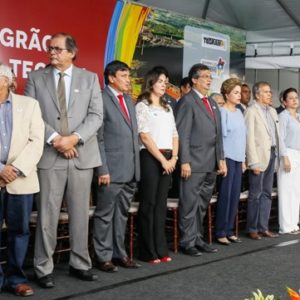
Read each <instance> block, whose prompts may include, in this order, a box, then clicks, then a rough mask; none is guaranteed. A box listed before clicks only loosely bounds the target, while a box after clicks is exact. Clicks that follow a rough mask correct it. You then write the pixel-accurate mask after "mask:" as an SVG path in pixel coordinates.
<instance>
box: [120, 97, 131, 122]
mask: <svg viewBox="0 0 300 300" xmlns="http://www.w3.org/2000/svg"><path fill="white" fill-rule="evenodd" d="M118 99H119V103H120V106H121V109H122V111H123V113H124V116H125V117H126V119H127V120H128V121H129V122H130V117H129V114H128V111H127V109H126V106H125V101H124V97H123V95H121V94H119V95H118Z"/></svg>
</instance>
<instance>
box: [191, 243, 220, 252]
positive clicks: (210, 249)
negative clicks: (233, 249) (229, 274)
mask: <svg viewBox="0 0 300 300" xmlns="http://www.w3.org/2000/svg"><path fill="white" fill-rule="evenodd" d="M196 247H197V249H198V250H199V251H202V252H206V253H216V252H218V249H216V248H213V247H211V246H209V245H207V244H202V245H201V246H196Z"/></svg>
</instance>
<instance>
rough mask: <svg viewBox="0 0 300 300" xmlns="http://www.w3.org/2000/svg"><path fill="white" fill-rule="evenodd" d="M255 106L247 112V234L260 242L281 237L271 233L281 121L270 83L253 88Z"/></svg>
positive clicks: (261, 82)
mask: <svg viewBox="0 0 300 300" xmlns="http://www.w3.org/2000/svg"><path fill="white" fill-rule="evenodd" d="M253 97H254V98H255V100H256V102H255V103H254V104H253V105H252V106H250V107H249V108H247V110H246V113H245V121H246V126H247V147H246V152H247V156H246V158H247V163H248V167H249V169H250V171H249V197H248V208H247V230H248V234H249V237H250V238H251V239H254V240H260V239H261V236H264V237H268V238H273V237H276V236H278V234H275V233H273V232H271V231H269V226H268V223H269V217H270V211H271V204H272V199H271V195H272V186H273V178H274V169H275V161H276V160H278V158H279V155H278V149H279V147H280V141H281V140H280V135H279V121H278V116H277V113H276V110H275V109H274V108H273V107H271V105H272V91H271V86H270V84H269V83H268V82H264V81H260V82H257V83H255V84H254V85H253ZM278 162H279V161H278Z"/></svg>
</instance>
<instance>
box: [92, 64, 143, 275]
mask: <svg viewBox="0 0 300 300" xmlns="http://www.w3.org/2000/svg"><path fill="white" fill-rule="evenodd" d="M104 78H105V83H106V84H107V86H106V88H105V89H104V91H103V93H102V97H103V111H104V121H103V126H102V127H101V128H100V130H99V132H98V143H99V149H100V153H101V158H102V162H103V163H102V166H101V167H99V168H98V169H97V175H98V185H99V186H98V197H97V198H98V199H97V206H96V210H95V215H94V247H95V253H96V258H97V261H98V264H97V267H98V268H99V269H100V270H102V271H104V272H116V271H117V270H118V268H117V265H119V266H122V267H125V268H138V267H139V265H138V264H137V263H136V262H134V261H132V260H130V259H129V258H128V256H127V253H126V250H125V246H124V237H125V230H126V224H127V211H128V208H129V205H130V202H131V200H132V198H133V196H134V193H135V191H136V182H137V181H138V180H139V179H140V161H139V145H138V131H137V121H136V116H135V109H134V106H133V104H132V100H131V99H130V97H129V96H128V95H126V94H125V93H126V92H128V90H129V87H130V77H129V67H128V66H127V65H126V64H125V63H123V62H121V61H113V62H111V63H109V64H108V65H107V66H106V68H105V71H104Z"/></svg>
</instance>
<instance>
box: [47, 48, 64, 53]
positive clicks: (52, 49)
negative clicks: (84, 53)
mask: <svg viewBox="0 0 300 300" xmlns="http://www.w3.org/2000/svg"><path fill="white" fill-rule="evenodd" d="M64 50H67V51H68V49H64V48H59V47H52V46H49V47H48V48H47V52H48V53H51V51H54V52H55V53H57V54H60V53H62V52H63V51H64Z"/></svg>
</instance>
